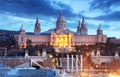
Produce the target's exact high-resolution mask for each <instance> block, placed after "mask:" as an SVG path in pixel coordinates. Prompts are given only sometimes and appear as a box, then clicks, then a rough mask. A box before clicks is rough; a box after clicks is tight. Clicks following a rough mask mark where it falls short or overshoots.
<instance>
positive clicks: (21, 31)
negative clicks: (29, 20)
mask: <svg viewBox="0 0 120 77" xmlns="http://www.w3.org/2000/svg"><path fill="white" fill-rule="evenodd" d="M20 34H25V30H24V29H23V24H22V25H21V27H20Z"/></svg>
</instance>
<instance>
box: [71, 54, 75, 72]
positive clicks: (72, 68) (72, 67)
mask: <svg viewBox="0 0 120 77" xmlns="http://www.w3.org/2000/svg"><path fill="white" fill-rule="evenodd" d="M71 58H72V59H71V60H72V61H71V62H72V63H71V70H72V71H73V70H74V65H73V55H72V56H71Z"/></svg>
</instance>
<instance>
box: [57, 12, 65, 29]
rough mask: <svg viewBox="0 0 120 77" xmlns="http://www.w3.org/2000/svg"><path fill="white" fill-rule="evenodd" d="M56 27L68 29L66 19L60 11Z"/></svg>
mask: <svg viewBox="0 0 120 77" xmlns="http://www.w3.org/2000/svg"><path fill="white" fill-rule="evenodd" d="M56 29H66V20H65V18H64V17H63V15H62V12H60V15H59V17H58V19H57V21H56Z"/></svg>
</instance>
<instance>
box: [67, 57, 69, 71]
mask: <svg viewBox="0 0 120 77" xmlns="http://www.w3.org/2000/svg"><path fill="white" fill-rule="evenodd" d="M67 70H68V71H69V55H67Z"/></svg>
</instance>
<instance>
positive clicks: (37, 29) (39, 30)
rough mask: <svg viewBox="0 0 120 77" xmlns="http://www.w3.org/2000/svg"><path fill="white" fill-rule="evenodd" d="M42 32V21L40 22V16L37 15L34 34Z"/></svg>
mask: <svg viewBox="0 0 120 77" xmlns="http://www.w3.org/2000/svg"><path fill="white" fill-rule="evenodd" d="M40 32H41V28H40V22H39V20H38V17H37V19H36V23H35V28H34V34H35V35H39V34H40Z"/></svg>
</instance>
